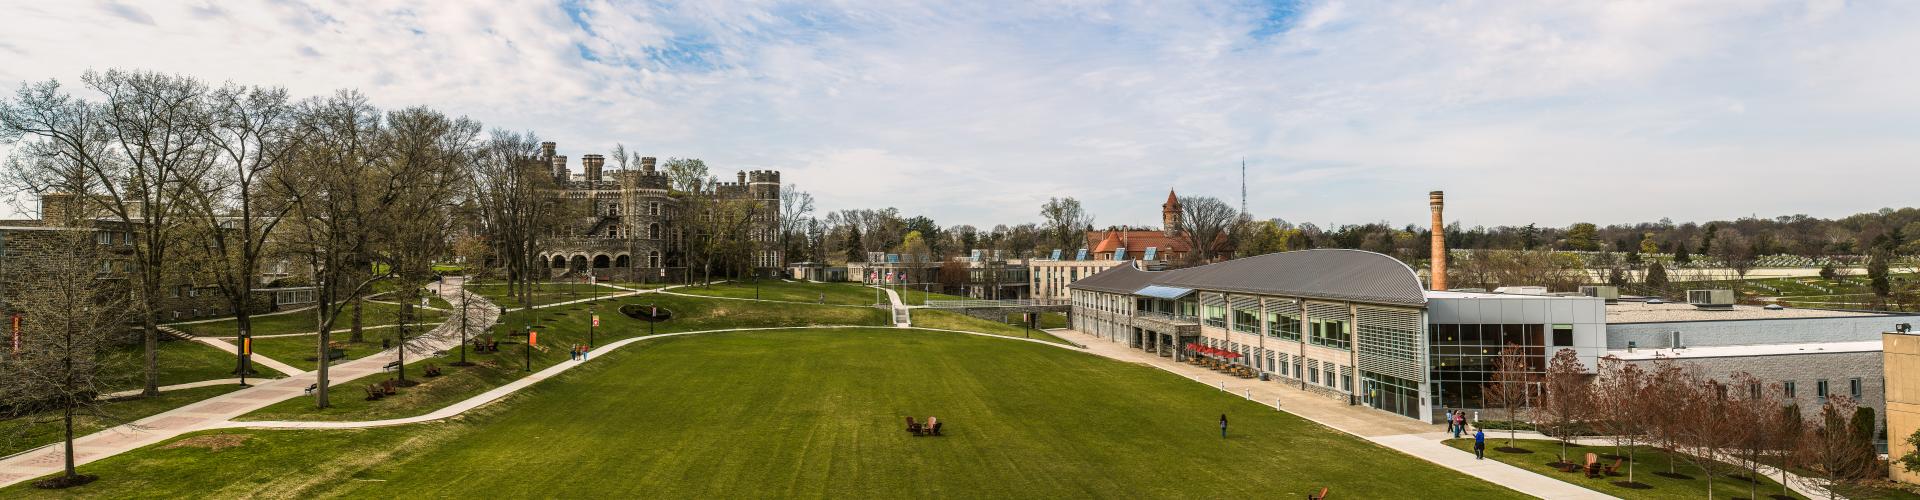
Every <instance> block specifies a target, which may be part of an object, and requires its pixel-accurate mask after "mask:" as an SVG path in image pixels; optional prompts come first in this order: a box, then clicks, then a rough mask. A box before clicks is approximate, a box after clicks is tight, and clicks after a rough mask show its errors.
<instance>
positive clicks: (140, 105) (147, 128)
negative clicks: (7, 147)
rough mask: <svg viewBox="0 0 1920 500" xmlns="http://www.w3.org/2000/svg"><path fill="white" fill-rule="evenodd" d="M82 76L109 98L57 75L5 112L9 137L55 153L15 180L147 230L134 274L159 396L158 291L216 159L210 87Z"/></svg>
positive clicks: (27, 90) (124, 75)
mask: <svg viewBox="0 0 1920 500" xmlns="http://www.w3.org/2000/svg"><path fill="white" fill-rule="evenodd" d="M80 79H81V81H83V82H85V83H86V85H87V88H89V89H91V90H93V91H95V92H98V93H100V94H102V95H103V96H104V100H103V101H101V102H99V103H90V102H86V101H85V100H82V99H78V98H75V97H72V96H69V95H67V94H66V93H64V92H62V91H60V89H59V84H58V83H55V82H52V81H49V82H46V83H42V84H38V85H30V86H27V87H24V88H22V89H21V91H20V93H19V95H18V99H17V100H15V101H14V102H10V103H7V104H6V105H5V106H4V108H3V109H4V111H0V124H4V130H5V132H6V133H5V135H6V137H8V138H9V140H10V141H14V140H19V139H21V138H27V139H28V140H29V141H30V142H31V144H30V145H28V146H27V147H26V151H28V152H30V153H35V154H42V155H46V156H45V157H44V158H46V159H50V160H43V161H26V162H15V166H16V167H26V168H51V169H52V170H53V171H52V172H40V173H28V174H20V175H16V178H19V179H30V180H32V181H35V182H42V183H45V184H42V185H41V189H36V191H38V192H42V193H47V192H63V193H71V194H75V195H76V196H77V198H76V201H77V202H78V203H80V204H83V205H86V207H85V210H86V211H88V212H92V211H95V210H97V211H100V212H104V213H105V214H106V215H107V216H109V217H110V218H112V219H116V220H117V222H118V223H120V224H125V225H127V226H128V229H129V230H131V231H134V232H137V233H138V234H139V235H140V238H139V241H137V242H135V244H134V245H133V252H134V261H135V263H136V265H134V266H131V267H132V269H131V270H130V271H131V272H132V274H133V277H134V279H133V285H134V286H133V287H132V288H133V295H134V301H135V303H134V305H135V306H136V307H137V308H138V309H139V311H140V316H141V319H140V321H141V324H142V327H143V329H144V333H145V341H146V347H145V349H146V384H145V388H144V390H143V392H144V394H146V395H150V396H151V395H158V394H160V389H159V387H160V383H159V382H160V367H159V354H160V328H159V315H160V301H161V295H160V289H161V286H162V284H163V282H164V281H165V280H166V279H167V278H168V273H169V272H172V271H174V269H172V268H170V267H168V266H169V264H171V261H170V260H169V259H168V251H169V249H172V248H174V247H175V246H176V245H178V244H179V242H178V241H175V239H176V238H175V237H174V236H175V234H176V233H177V232H178V226H179V224H178V221H176V220H175V216H177V215H179V214H180V212H181V211H182V208H181V207H180V206H178V204H179V202H180V201H181V200H183V199H185V198H186V196H185V194H186V191H187V190H188V189H190V188H191V187H192V186H197V185H199V184H200V182H201V179H202V177H203V176H204V175H205V174H206V172H207V170H208V167H209V163H210V161H209V160H210V157H211V150H210V149H209V148H207V147H206V135H207V134H206V133H205V130H206V127H207V123H208V120H209V119H210V118H209V117H210V115H209V113H208V110H207V106H206V99H205V97H206V94H207V86H206V84H204V83H202V82H200V81H199V80H195V79H193V78H189V77H185V76H177V75H167V74H162V73H155V72H129V71H121V70H108V71H107V72H105V73H99V72H93V71H89V72H87V73H85V74H84V75H82V76H81V78H80ZM75 174H84V177H83V178H74V177H73V176H74V175H75Z"/></svg>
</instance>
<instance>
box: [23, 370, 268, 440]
mask: <svg viewBox="0 0 1920 500" xmlns="http://www.w3.org/2000/svg"><path fill="white" fill-rule="evenodd" d="M239 388H240V386H239V385H238V384H235V385H216V386H208V387H195V388H192V389H181V390H177V391H167V392H162V393H160V395H159V396H154V397H150V398H125V399H118V400H114V401H111V402H108V403H107V404H106V405H105V413H106V414H107V415H109V416H111V417H112V418H110V419H107V418H99V417H94V416H79V417H75V418H74V423H73V435H74V436H75V437H79V436H84V435H87V434H92V433H95V432H98V431H100V430H101V429H105V428H108V427H113V426H115V425H120V424H122V423H126V422H132V421H135V420H139V419H143V418H147V417H150V416H153V415H155V414H158V413H160V412H164V411H167V410H171V409H174V408H179V407H182V406H186V405H189V404H193V403H194V402H198V401H200V400H203V399H207V398H211V397H214V396H218V395H221V394H226V393H228V392H233V391H234V390H237V389H239ZM55 417H58V415H57V414H46V415H41V416H36V417H27V418H19V419H12V420H0V457H4V456H7V455H12V454H15V453H19V452H22V451H26V450H30V449H33V448H35V447H38V446H40V445H44V444H47V443H54V442H59V441H60V439H61V438H62V437H64V435H65V433H66V431H65V429H64V428H63V426H62V425H61V423H60V421H58V420H54V421H51V422H40V423H34V422H35V421H36V420H42V419H51V418H55Z"/></svg>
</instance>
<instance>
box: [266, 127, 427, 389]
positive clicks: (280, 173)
mask: <svg viewBox="0 0 1920 500" xmlns="http://www.w3.org/2000/svg"><path fill="white" fill-rule="evenodd" d="M301 107H302V110H301V115H302V116H301V123H300V126H301V127H303V128H305V132H304V133H305V134H307V138H308V140H307V141H305V142H304V143H303V144H302V146H301V148H300V150H299V152H298V153H297V155H296V156H295V160H294V161H293V162H291V163H289V164H288V165H287V166H286V168H282V169H279V170H276V171H275V172H274V175H273V179H274V188H275V190H276V192H277V194H278V195H279V196H282V197H284V198H285V199H286V200H287V202H288V203H290V204H292V205H293V208H292V211H291V212H290V220H289V221H287V222H284V223H282V224H284V225H288V226H290V227H289V228H288V229H289V230H288V231H287V232H286V233H282V234H284V235H285V238H284V241H285V243H286V244H287V246H288V247H289V249H290V250H291V251H292V252H293V253H294V254H296V255H299V256H301V257H302V258H304V259H306V261H307V267H308V268H310V269H312V270H313V274H314V276H313V278H314V285H315V286H316V288H317V290H316V293H315V298H316V305H315V307H314V313H315V319H316V326H317V327H318V328H317V330H318V331H319V335H317V344H318V345H317V346H316V350H317V351H318V352H319V355H318V357H317V358H316V359H318V360H320V367H319V369H318V371H317V372H316V374H317V375H318V379H319V380H318V382H317V383H316V385H315V386H316V390H315V391H314V404H315V406H316V407H318V408H326V407H328V406H330V405H331V403H330V401H329V400H328V399H327V397H328V390H329V386H328V384H329V380H328V377H327V374H328V368H329V366H330V365H331V364H332V363H331V360H332V358H331V357H330V356H329V354H331V353H330V350H331V346H330V344H331V343H332V341H333V326H334V320H335V319H336V318H337V317H338V316H339V314H340V305H341V303H342V301H345V300H351V299H353V298H356V297H360V296H361V295H363V294H364V293H365V292H366V290H367V289H368V288H369V287H370V286H371V285H372V284H373V282H374V281H375V280H378V279H381V278H384V277H386V276H387V274H386V273H382V274H374V273H372V272H371V271H369V270H368V269H367V268H365V267H363V266H364V265H365V264H366V256H368V255H371V254H372V252H373V250H374V246H375V245H376V244H377V243H378V242H379V238H380V236H379V234H380V233H382V232H384V231H387V230H388V229H387V228H386V227H384V226H383V225H382V224H383V223H385V222H387V221H390V220H392V219H393V211H394V210H396V208H397V207H399V206H400V205H399V204H397V203H396V200H397V198H399V197H400V195H401V194H402V187H401V186H400V185H401V184H402V183H403V181H404V180H406V179H407V177H406V174H405V173H404V172H399V171H397V170H395V169H393V168H387V167H388V166H390V165H389V164H387V163H385V160H384V158H383V156H382V155H383V152H382V151H380V149H379V148H380V146H381V142H382V141H381V128H382V124H381V119H380V118H381V117H380V113H379V111H378V110H376V109H374V108H373V106H372V105H370V104H368V103H367V99H366V97H365V96H364V95H361V94H360V93H358V92H354V91H341V92H339V93H337V94H334V95H333V96H331V97H328V98H315V99H309V100H307V101H306V102H305V103H303V104H302V106H301ZM388 271H391V269H388Z"/></svg>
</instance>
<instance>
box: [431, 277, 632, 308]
mask: <svg viewBox="0 0 1920 500" xmlns="http://www.w3.org/2000/svg"><path fill="white" fill-rule="evenodd" d="M466 287H467V291H471V292H473V293H475V294H479V295H480V296H482V297H486V298H487V300H488V301H491V302H493V303H494V304H495V305H501V306H507V307H510V308H518V307H524V306H526V304H522V303H520V299H519V298H517V297H508V296H507V285H506V284H505V283H473V284H468V285H466ZM621 293H626V291H625V290H620V289H617V288H609V287H604V286H589V285H587V284H585V283H535V284H533V305H536V306H540V305H547V304H553V303H557V302H568V301H574V300H581V299H587V298H592V297H594V296H595V294H598V296H599V297H601V298H605V297H607V296H610V295H615V294H621Z"/></svg>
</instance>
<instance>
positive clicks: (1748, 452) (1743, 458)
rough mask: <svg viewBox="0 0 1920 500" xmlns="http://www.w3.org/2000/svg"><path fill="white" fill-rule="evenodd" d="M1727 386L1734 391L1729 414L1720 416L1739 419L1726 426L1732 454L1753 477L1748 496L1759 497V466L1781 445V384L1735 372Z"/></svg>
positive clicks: (1749, 484)
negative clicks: (1733, 423) (1769, 384)
mask: <svg viewBox="0 0 1920 500" xmlns="http://www.w3.org/2000/svg"><path fill="white" fill-rule="evenodd" d="M1727 387H1728V389H1729V390H1730V391H1731V392H1733V393H1734V394H1733V395H1732V396H1731V397H1730V398H1729V399H1730V400H1731V403H1730V404H1728V405H1727V413H1726V414H1725V415H1723V416H1721V417H1720V418H1721V419H1722V420H1726V421H1730V422H1738V424H1735V425H1731V426H1728V429H1727V431H1728V433H1729V434H1730V437H1731V438H1732V439H1730V441H1731V446H1730V447H1731V454H1732V456H1733V458H1735V459H1736V460H1737V461H1738V462H1739V465H1740V467H1741V468H1744V469H1746V470H1747V473H1748V474H1749V479H1752V480H1751V481H1747V484H1748V493H1747V498H1760V477H1761V474H1760V468H1762V467H1765V466H1766V461H1765V459H1766V457H1767V456H1768V455H1769V454H1770V453H1773V452H1774V451H1775V450H1777V449H1778V448H1779V439H1777V438H1778V437H1779V435H1780V433H1779V429H1778V427H1779V426H1780V425H1781V423H1782V422H1781V420H1780V418H1778V417H1779V414H1780V408H1781V407H1782V404H1781V401H1780V397H1779V393H1780V388H1779V384H1774V385H1772V386H1768V384H1766V383H1764V382H1761V381H1760V378H1759V377H1755V376H1753V375H1752V374H1749V373H1746V372H1736V373H1734V374H1733V375H1732V376H1731V377H1729V378H1728V382H1727ZM1781 484H1785V483H1781Z"/></svg>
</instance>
